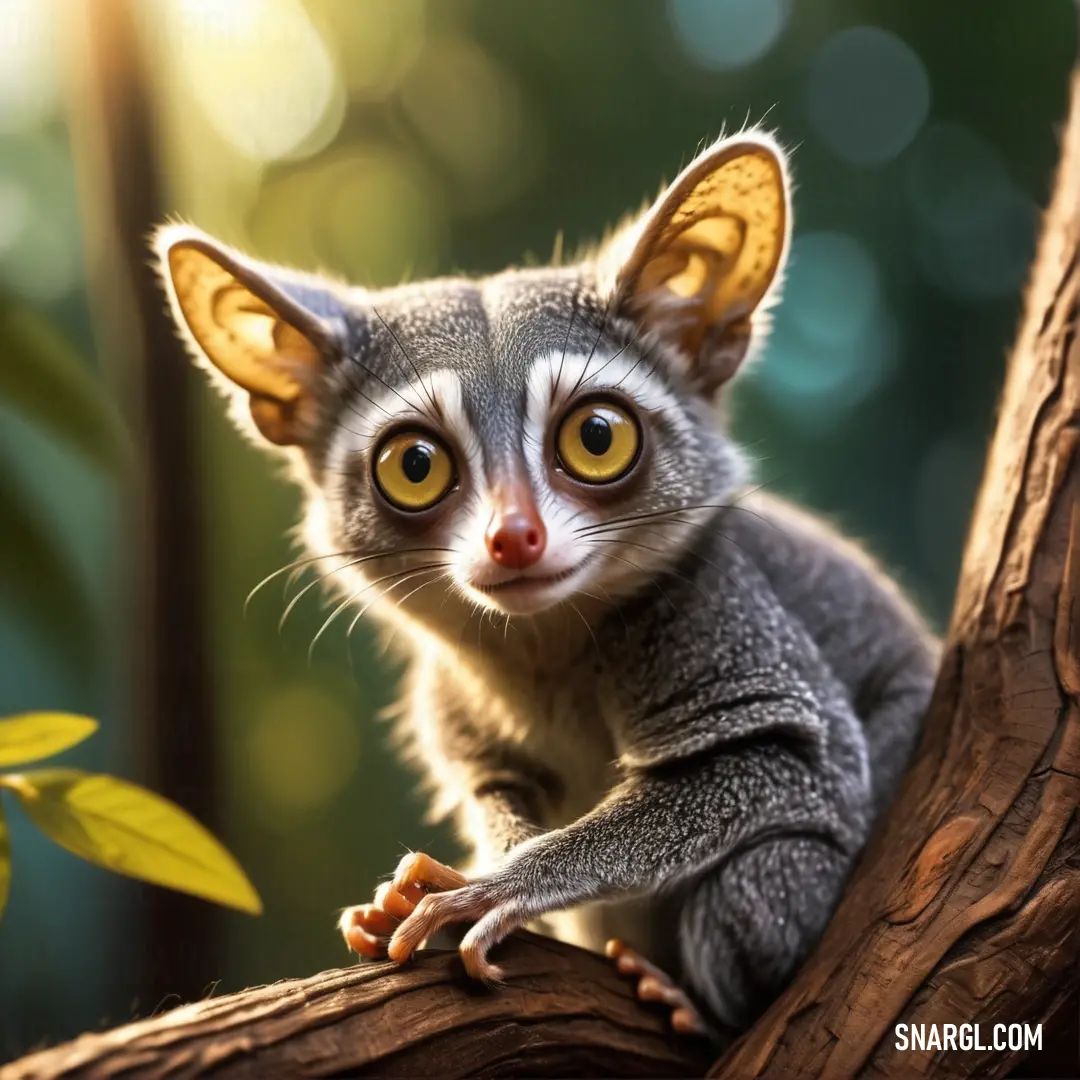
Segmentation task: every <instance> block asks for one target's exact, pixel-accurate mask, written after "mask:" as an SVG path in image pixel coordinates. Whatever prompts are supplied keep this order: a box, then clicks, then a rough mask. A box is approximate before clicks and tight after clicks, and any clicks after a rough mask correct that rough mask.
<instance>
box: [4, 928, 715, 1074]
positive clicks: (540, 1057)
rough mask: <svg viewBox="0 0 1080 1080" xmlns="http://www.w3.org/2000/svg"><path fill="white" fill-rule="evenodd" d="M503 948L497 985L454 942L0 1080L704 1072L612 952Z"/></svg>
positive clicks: (79, 1051) (164, 1024) (162, 1025)
mask: <svg viewBox="0 0 1080 1080" xmlns="http://www.w3.org/2000/svg"><path fill="white" fill-rule="evenodd" d="M504 951H505V966H506V970H507V975H508V981H507V985H506V986H504V987H501V988H499V989H497V990H492V991H485V990H482V989H480V988H478V987H477V986H476V984H474V983H471V982H470V980H468V978H467V977H466V976H465V973H464V971H463V969H462V968H461V963H460V960H459V959H458V956H457V953H455V952H441V951H440V952H428V953H424V954H423V956H422V959H421V961H420V962H419V963H413V964H409V965H408V966H406V967H403V968H398V967H397V966H396V965H394V964H362V965H358V966H355V967H351V968H344V969H342V970H340V971H327V972H324V973H323V974H322V975H316V976H314V977H313V978H310V979H294V980H289V981H286V982H280V983H275V984H274V985H272V986H264V987H260V988H258V989H255V990H246V991H244V992H243V993H240V994H232V995H230V996H229V997H223V998H219V999H217V1000H210V1001H201V1002H199V1003H197V1004H195V1005H185V1006H182V1007H181V1008H178V1009H173V1010H172V1011H171V1012H167V1013H164V1014H163V1015H161V1016H157V1017H154V1018H152V1019H149V1020H142V1021H139V1022H137V1023H134V1024H127V1025H125V1026H124V1027H121V1028H116V1029H115V1030H113V1031H108V1032H104V1033H103V1034H93V1035H83V1036H82V1037H81V1038H78V1039H76V1040H75V1041H74V1042H71V1043H67V1044H66V1045H64V1046H59V1047H56V1048H55V1049H52V1050H45V1051H43V1052H41V1053H38V1054H33V1055H30V1056H28V1057H25V1058H23V1059H21V1060H20V1061H16V1062H14V1063H13V1064H11V1065H8V1066H7V1067H6V1068H0V1080H46V1078H48V1080H60V1078H63V1080H75V1078H80V1080H103V1078H105V1077H118V1076H123V1077H124V1078H125V1080H135V1078H146V1080H149V1078H151V1077H162V1076H169V1077H196V1076H206V1075H210V1074H212V1075H213V1076H214V1078H215V1080H267V1078H269V1077H273V1078H275V1080H279V1078H280V1080H288V1078H292V1077H315V1076H318V1077H330V1076H351V1077H359V1076H433V1077H439V1078H440V1080H458V1078H464V1077H486V1078H497V1077H515V1076H598V1077H599V1076H622V1077H638V1076H640V1077H662V1076H664V1077H668V1076H702V1075H703V1074H704V1072H705V1070H706V1068H707V1067H708V1064H709V1060H710V1058H711V1054H710V1052H709V1049H708V1047H707V1046H706V1045H705V1044H704V1043H702V1042H699V1041H698V1040H689V1041H680V1040H678V1039H676V1038H675V1037H674V1036H673V1035H672V1034H671V1033H670V1031H669V1029H668V1019H667V1012H668V1010H666V1009H663V1008H659V1007H657V1008H655V1009H653V1008H649V1007H646V1006H643V1005H641V1004H640V1003H639V1002H638V1001H637V999H636V998H635V997H634V993H633V987H632V984H631V983H630V982H629V981H628V980H627V979H625V978H623V977H622V976H620V975H619V974H618V973H617V972H616V971H615V967H614V965H613V964H612V963H611V962H610V961H608V960H606V959H604V958H603V957H600V956H595V955H593V954H592V953H587V952H584V951H583V950H581V949H576V948H574V947H572V946H569V945H563V944H560V943H559V942H555V941H550V940H548V939H546V938H541V937H537V936H535V935H532V934H523V935H517V936H515V938H514V939H513V940H512V941H510V942H508V943H507V945H506V946H505V950H504ZM500 963H503V957H502V956H500Z"/></svg>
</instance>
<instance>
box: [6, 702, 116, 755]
mask: <svg viewBox="0 0 1080 1080" xmlns="http://www.w3.org/2000/svg"><path fill="white" fill-rule="evenodd" d="M97 729H98V725H97V721H96V720H91V719H90V717H88V716H76V715H75V714H74V713H62V712H34V713H22V714H21V715H19V716H9V717H8V718H7V719H6V720H0V766H6V765H21V764H23V763H24V762H26V761H40V760H41V759H42V758H47V757H52V756H53V754H59V753H60V751H61V750H67V749H68V748H69V747H71V746H74V745H75V744H76V743H81V742H82V741H83V739H85V738H87V737H88V736H90V735H93V734H94V732H95V731H97Z"/></svg>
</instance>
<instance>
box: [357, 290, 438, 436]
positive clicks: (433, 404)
mask: <svg viewBox="0 0 1080 1080" xmlns="http://www.w3.org/2000/svg"><path fill="white" fill-rule="evenodd" d="M372 311H374V312H375V314H376V315H377V316H378V318H379V322H381V323H382V324H383V326H385V327H386V329H387V331H388V332H389V334H390V336H391V337H392V338H393V339H394V341H395V342H396V343H397V347H398V348H399V349H400V350H401V355H402V356H404V357H405V359H406V360H408V361H409V367H411V368H412V369H413V374H414V375H415V376H416V379H417V382H419V383H420V386H421V388H422V389H423V391H424V395H425V396H426V397H427V399H428V403H429V404H430V405H431V408H432V409H433V410H434V413H435V416H436V417H439V416H442V411H441V410H440V408H439V403H438V402H437V401H436V400H435V395H434V393H433V392H432V390H431V389H430V387H428V386H427V385H426V384H425V382H424V377H423V376H422V375H421V374H420V369H419V368H418V367H417V366H416V363H415V362H414V361H413V358H412V357H411V356H410V355H409V354H408V352H406V350H405V346H404V345H402V344H401V338H399V337H398V336H397V334H396V333H395V332H394V328H393V327H392V326H391V325H390V324H389V323H388V322H387V321H386V320H385V319H384V318H383V317H382V314H381V313H380V312H379V309H378V308H372ZM402 374H404V372H402ZM433 419H434V417H433Z"/></svg>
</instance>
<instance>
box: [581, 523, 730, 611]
mask: <svg viewBox="0 0 1080 1080" xmlns="http://www.w3.org/2000/svg"><path fill="white" fill-rule="evenodd" d="M586 543H589V544H628V545H629V546H630V547H636V548H640V549H641V550H642V551H651V552H652V553H653V554H654V555H660V556H661V557H663V556H665V555H666V554H667V552H665V551H662V550H661V549H660V548H655V547H651V546H650V545H649V544H639V543H636V542H635V541H633V540H624V539H622V538H621V537H619V538H616V539H614V540H605V539H600V540H587V541H586ZM686 554H687V555H692V556H693V557H694V558H695V559H699V560H700V561H701V562H703V563H704V564H705V565H706V566H711V567H712V568H713V569H714V570H716V571H718V572H719V573H721V574H723V575H724V577H726V578H727V579H728V581H730V582H731V584H732V585H734V584H735V581H734V579H733V578H732V576H731V575H730V574H729V573H728V572H727V571H726V570H725V569H724V568H723V567H722V566H719V565H718V564H717V563H715V562H713V561H712V559H707V558H705V556H704V555H700V554H698V552H696V551H694V549H693V548H689V549H688V550H687V552H686ZM665 573H668V574H670V575H671V576H672V577H677V578H680V579H681V580H683V581H685V582H686V583H687V584H688V585H692V586H693V587H694V588H695V589H697V591H698V592H699V593H701V595H702V597H704V599H705V600H711V597H710V596H709V595H708V593H706V592H705V591H704V590H703V589H702V587H701V586H700V585H699V584H698V583H697V582H696V581H695V580H694V579H693V578H691V577H687V576H686V574H683V573H681V572H680V571H678V570H676V569H675V568H674V567H667V568H666V569H665Z"/></svg>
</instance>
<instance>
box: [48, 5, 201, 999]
mask: <svg viewBox="0 0 1080 1080" xmlns="http://www.w3.org/2000/svg"><path fill="white" fill-rule="evenodd" d="M134 7H135V5H134V4H133V3H131V2H130V0H83V2H82V3H81V4H78V3H76V2H75V0H71V2H70V4H65V5H64V13H65V14H66V15H68V16H69V19H70V21H69V23H68V33H69V40H70V44H71V48H72V53H73V55H72V70H73V71H74V72H75V74H74V75H73V81H72V86H71V103H70V119H71V132H72V139H73V144H74V147H73V149H74V156H75V163H76V170H77V174H78V180H79V186H80V198H81V200H82V209H83V214H82V220H83V222H84V224H85V246H86V257H87V264H88V273H87V277H88V280H89V282H90V294H91V302H92V306H93V311H94V314H95V326H96V333H97V337H98V347H99V352H100V355H101V357H102V358H103V361H104V364H105V368H106V375H107V376H108V377H110V378H111V380H112V383H113V385H114V387H115V388H116V390H117V393H118V396H119V398H120V400H121V402H122V404H123V406H124V408H125V412H126V416H127V420H128V422H129V424H130V426H131V429H132V431H133V433H134V437H135V444H136V446H137V448H138V453H137V465H138V468H139V471H138V472H137V473H136V475H135V476H134V477H133V478H132V483H131V487H130V491H131V498H130V501H129V503H128V505H127V507H126V516H127V521H126V528H125V529H124V530H123V532H122V535H123V536H124V539H125V557H126V559H127V564H128V565H129V566H130V568H131V576H130V579H129V580H130V582H131V590H132V593H131V596H130V600H131V601H132V603H131V605H130V607H131V608H133V611H132V619H130V620H128V625H130V626H131V628H132V630H131V639H130V643H131V648H130V649H129V650H128V655H129V656H130V657H131V660H130V667H129V669H128V670H129V672H130V673H131V675H132V678H133V684H134V685H133V694H132V707H133V711H134V715H135V718H136V728H137V731H138V732H139V734H140V737H141V750H142V754H143V760H142V763H141V766H142V767H141V772H142V779H143V780H145V782H146V783H147V784H148V785H149V786H150V787H152V788H153V789H154V790H156V791H158V792H160V793H161V794H163V795H166V796H168V797H169V798H171V799H173V800H174V801H176V802H177V803H179V804H180V805H181V806H183V807H184V808H185V809H187V810H188V811H190V812H191V813H193V814H194V815H195V816H196V817H197V818H199V819H200V820H201V821H202V822H203V823H204V824H206V825H208V826H209V827H211V828H215V827H216V825H217V790H218V788H217V768H216V753H215V709H214V704H215V702H214V698H213V694H212V684H211V667H210V657H209V655H208V646H207V622H206V607H205V604H204V601H203V597H204V593H205V590H206V580H205V567H204V557H203V546H204V533H203V524H202V515H201V508H200V501H199V491H198V481H197V471H196V455H195V452H194V446H193V422H192V406H191V395H190V392H189V391H190V386H191V383H190V372H189V366H190V365H189V363H188V361H187V358H186V357H185V356H184V354H183V349H182V348H181V346H180V344H179V342H178V341H177V338H176V336H175V334H174V332H173V329H172V326H171V324H170V323H169V322H168V320H167V318H166V316H165V307H164V303H165V302H164V294H163V293H162V291H161V289H160V286H159V284H158V282H157V280H156V279H155V275H154V273H153V271H152V269H151V266H150V260H149V256H150V252H149V248H148V246H147V238H148V235H149V232H150V229H151V228H152V226H154V225H156V224H158V223H160V222H161V221H162V220H163V218H164V217H165V212H166V206H165V204H164V201H163V199H162V195H161V186H162V185H161V177H160V169H159V164H158V162H159V152H158V146H157V142H156V137H157V132H156V131H155V130H154V123H153V108H152V92H151V91H152V88H151V86H150V84H149V81H148V80H147V78H146V75H145V71H144V67H143V54H142V51H141V49H140V47H139V40H138V34H137V28H136V25H135V21H134ZM141 895H142V901H143V907H142V911H143V913H144V920H143V930H144V933H145V942H144V945H143V948H142V949H141V950H140V952H141V957H142V961H143V964H144V971H143V977H142V982H141V988H142V994H144V995H145V997H144V999H143V1000H142V1001H141V1002H140V1005H141V1007H142V1008H150V1009H152V1008H156V1007H157V1006H158V1004H159V1003H160V1002H161V1001H162V1000H163V999H165V998H166V997H167V996H175V995H179V997H180V999H181V1000H190V999H191V998H195V997H199V996H201V995H202V994H203V992H204V991H205V989H206V987H207V986H208V984H210V983H211V982H212V980H213V979H215V978H216V977H217V976H218V974H219V973H220V968H221V964H220V949H219V933H218V913H217V910H216V909H215V908H214V907H212V906H211V905H210V904H207V903H205V902H203V901H199V900H194V899H191V898H189V897H186V896H181V895H179V894H177V893H173V892H168V891H166V890H164V889H154V888H150V887H144V888H143V889H142V894H141Z"/></svg>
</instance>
